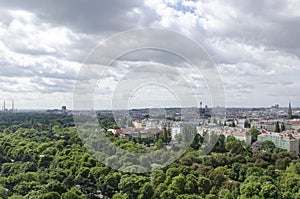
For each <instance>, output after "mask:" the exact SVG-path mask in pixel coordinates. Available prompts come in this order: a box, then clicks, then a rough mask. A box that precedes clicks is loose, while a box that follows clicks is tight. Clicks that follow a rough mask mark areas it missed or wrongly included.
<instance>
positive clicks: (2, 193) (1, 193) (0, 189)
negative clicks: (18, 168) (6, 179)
mask: <svg viewBox="0 0 300 199" xmlns="http://www.w3.org/2000/svg"><path fill="white" fill-rule="evenodd" d="M0 198H2V199H7V198H8V193H7V190H6V189H5V188H4V187H2V186H0Z"/></svg>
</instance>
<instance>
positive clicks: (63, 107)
mask: <svg viewBox="0 0 300 199" xmlns="http://www.w3.org/2000/svg"><path fill="white" fill-rule="evenodd" d="M61 113H62V114H67V113H68V111H67V107H66V106H62V107H61Z"/></svg>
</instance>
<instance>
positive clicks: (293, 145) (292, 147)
mask: <svg viewBox="0 0 300 199" xmlns="http://www.w3.org/2000/svg"><path fill="white" fill-rule="evenodd" d="M257 140H258V141H261V142H263V141H266V140H269V141H272V142H273V143H274V144H275V146H276V147H278V148H281V149H286V150H287V151H294V152H295V153H296V154H299V139H297V138H295V136H294V135H293V134H290V133H274V132H269V131H266V130H263V131H262V134H260V135H258V137H257Z"/></svg>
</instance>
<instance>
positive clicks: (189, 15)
mask: <svg viewBox="0 0 300 199" xmlns="http://www.w3.org/2000/svg"><path fill="white" fill-rule="evenodd" d="M141 27H159V28H166V29H167V30H172V31H176V32H178V33H180V34H183V35H184V36H186V37H188V38H191V39H192V40H194V41H196V42H197V43H198V44H199V45H200V46H202V47H203V48H204V49H205V51H206V52H207V53H208V54H209V56H210V57H211V59H212V60H213V62H214V63H215V65H216V67H217V70H218V71H219V74H220V78H221V79H222V82H223V85H224V91H225V94H226V106H227V107H242V106H245V107H257V106H268V107H269V106H271V105H273V104H275V103H278V104H280V105H281V106H287V105H288V101H291V102H292V105H293V106H300V92H299V90H300V78H299V75H300V37H299V35H300V1H299V0H262V1H261V0H243V1H238V0H229V1H221V0H209V1H206V0H205V1H204V0H199V1H196V0H189V1H185V0H144V1H143V0H119V1H117V0H109V1H108V0H89V1H84V0H72V1H68V0H62V1H53V0H43V1H38V0H27V1H21V0H19V1H16V0H9V1H8V0H0V69H1V70H0V96H1V97H0V100H1V101H4V100H5V101H7V104H9V101H11V100H14V101H15V104H16V107H17V108H18V109H31V108H37V109H48V108H59V107H61V106H62V105H67V107H68V108H72V105H73V96H74V94H73V88H74V84H75V83H76V79H77V77H78V73H79V72H80V71H81V66H82V65H83V63H85V61H86V58H87V57H88V55H89V54H90V53H91V51H92V50H93V49H95V47H96V46H97V44H99V42H103V41H105V40H107V39H108V38H110V37H112V36H113V35H116V34H120V33H121V32H123V31H128V30H131V29H135V28H141ZM137 41H138V40H137ZM137 41H136V42H137ZM162 41H163V40H162ZM123 42H124V43H125V44H126V45H130V44H131V43H132V42H130V41H126V40H124V41H123ZM174 43H175V44H176V41H174ZM179 48H180V46H179ZM111 50H113V49H111ZM176 60H177V58H174V57H172V56H171V55H170V54H168V53H166V52H157V51H156V52H147V51H143V52H135V53H131V54H128V55H125V56H123V57H120V58H119V59H118V60H115V61H114V63H112V66H115V67H114V70H112V69H111V70H107V71H106V74H105V75H104V76H103V77H92V75H91V76H90V78H98V81H99V79H100V80H101V81H100V82H101V83H99V84H101V85H98V86H97V87H96V88H95V93H97V95H98V97H95V99H97V100H99V101H97V102H96V103H95V104H97V108H106V107H109V102H108V100H109V99H111V98H112V96H117V95H119V94H120V93H119V92H121V91H123V90H124V88H123V89H120V88H121V87H120V85H126V84H124V81H125V80H126V79H130V78H137V77H138V78H140V79H141V78H145V74H146V72H147V74H148V76H151V75H154V77H155V78H156V76H155V74H157V73H158V72H157V71H159V73H160V75H162V77H165V78H166V79H167V78H169V79H170V81H172V79H173V81H174V82H175V83H176V84H175V83H174V84H173V85H172V86H174V87H175V86H177V88H180V86H181V84H180V81H179V80H178V78H174V77H176V76H172V75H171V76H170V77H169V76H168V75H170V74H171V72H170V71H171V70H173V69H175V68H177V69H178V68H180V69H178V71H179V74H181V73H182V74H184V75H180V77H183V76H189V77H190V78H191V79H196V80H193V81H192V82H193V83H192V84H195V85H194V86H192V87H193V90H194V91H195V90H196V91H195V93H194V95H197V100H198V101H204V103H205V104H211V102H209V97H208V96H209V93H208V90H209V88H205V82H204V81H203V79H202V80H201V78H200V79H199V78H198V77H193V75H195V73H193V72H192V71H190V70H186V69H185V67H184V66H186V68H188V66H187V65H188V64H187V63H183V61H182V60H177V61H176ZM137 66H138V67H140V66H147V67H146V69H145V71H143V72H142V73H141V72H133V73H132V72H131V73H130V71H132V70H127V71H126V68H127V69H128V68H134V67H137ZM160 66H161V67H162V69H161V71H160V69H159V67H160ZM151 67H152V70H153V71H154V72H153V71H152V72H150V73H149V70H150V68H151ZM166 68H168V70H166ZM154 69H156V70H154ZM189 71H190V72H189ZM148 76H147V77H148ZM101 78H102V79H101ZM124 79H125V80H124ZM179 79H180V78H179ZM87 81H88V80H87ZM195 82H196V83H195ZM172 86H171V87H172ZM123 87H124V86H123ZM182 88H184V86H183V87H182ZM197 88H198V89H199V90H197ZM115 89H116V90H118V89H119V90H118V93H117V94H116V92H114V90H115ZM145 93H146V94H145ZM143 95H146V96H147V97H146V99H150V98H151V97H149V96H154V97H153V98H155V99H156V101H152V102H150V103H149V101H147V102H146V101H145V98H143V97H141V96H143ZM159 96H164V97H163V98H159ZM175 98H176V96H175V97H174V96H172V92H169V91H168V88H167V89H166V88H165V87H163V86H159V85H153V82H152V83H151V84H147V85H144V86H141V85H137V86H136V88H135V90H134V91H131V98H130V99H128V103H129V104H130V106H131V107H134V106H135V104H138V105H137V107H142V106H153V107H160V106H176V105H178V103H176V100H174V99H175ZM151 100H153V99H152V98H151ZM162 100H163V102H162ZM129 101H130V102H129ZM141 101H144V102H143V103H142V102H141ZM99 104H100V105H99ZM179 104H180V103H179ZM8 106H9V105H8ZM7 108H10V107H7Z"/></svg>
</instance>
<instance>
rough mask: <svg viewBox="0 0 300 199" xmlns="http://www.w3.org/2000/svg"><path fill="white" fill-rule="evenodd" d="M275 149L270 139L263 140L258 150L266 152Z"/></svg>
mask: <svg viewBox="0 0 300 199" xmlns="http://www.w3.org/2000/svg"><path fill="white" fill-rule="evenodd" d="M274 149H275V144H274V143H273V142H272V141H270V140H265V141H263V142H262V143H261V145H260V150H263V151H267V152H273V150H274Z"/></svg>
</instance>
